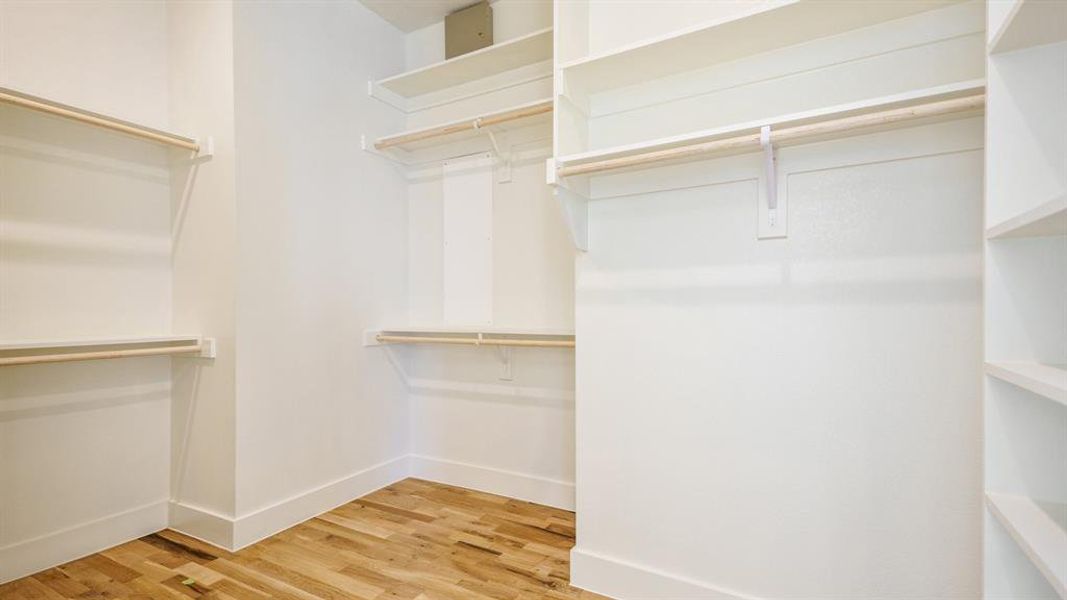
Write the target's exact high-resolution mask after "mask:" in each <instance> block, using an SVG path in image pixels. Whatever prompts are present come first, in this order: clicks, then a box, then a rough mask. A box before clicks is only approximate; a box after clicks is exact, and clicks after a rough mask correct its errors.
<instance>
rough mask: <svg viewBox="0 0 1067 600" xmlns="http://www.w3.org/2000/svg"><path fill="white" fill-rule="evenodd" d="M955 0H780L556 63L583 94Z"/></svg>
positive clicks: (701, 66)
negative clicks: (831, 0) (668, 33)
mask: <svg viewBox="0 0 1067 600" xmlns="http://www.w3.org/2000/svg"><path fill="white" fill-rule="evenodd" d="M957 1H959V0H911V1H908V2H885V1H877V2H834V3H827V2H825V1H824V0H785V1H779V2H774V3H770V5H769V6H768V4H767V3H759V4H757V5H756V6H755V7H754V8H753V9H752V10H750V11H748V12H746V13H744V14H742V15H740V16H736V15H735V16H732V17H730V18H728V19H718V20H715V21H711V22H708V23H704V24H700V25H697V26H695V27H691V28H688V29H684V30H682V31H680V32H676V33H672V34H670V35H665V36H659V37H656V38H652V39H649V40H646V41H643V42H639V43H635V44H630V45H628V46H624V47H622V48H621V49H618V50H614V51H611V52H605V53H602V54H597V55H593V56H589V57H586V58H582V59H578V60H574V61H571V62H569V63H566V64H564V65H562V66H561V68H562V69H563V73H564V77H565V79H566V80H567V82H568V83H570V84H574V85H576V86H578V87H579V88H580V89H581V91H583V92H585V93H586V94H593V93H596V92H598V91H603V90H607V89H614V88H619V87H624V86H627V85H632V84H636V83H641V82H646V81H650V80H654V79H659V78H661V77H666V76H669V75H674V74H676V73H682V72H686V71H691V70H694V69H700V68H704V67H709V66H712V65H715V64H719V63H724V62H728V61H732V60H737V59H739V58H743V57H746V56H752V55H755V54H760V53H763V52H768V51H770V50H774V49H777V48H784V47H787V46H792V45H794V44H800V43H803V42H808V41H811V40H813V39H816V38H821V37H827V36H831V35H835V34H839V33H843V32H846V31H850V30H853V29H858V28H861V27H866V26H869V25H874V24H877V23H881V22H884V21H891V20H894V19H899V18H902V17H906V16H909V15H913V14H917V13H921V12H925V11H928V10H933V9H936V8H941V7H944V6H948V5H950V4H953V3H955V2H957Z"/></svg>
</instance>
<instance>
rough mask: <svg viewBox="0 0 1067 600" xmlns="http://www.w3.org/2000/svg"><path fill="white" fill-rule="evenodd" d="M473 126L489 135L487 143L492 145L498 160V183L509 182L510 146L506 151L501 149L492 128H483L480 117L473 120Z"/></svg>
mask: <svg viewBox="0 0 1067 600" xmlns="http://www.w3.org/2000/svg"><path fill="white" fill-rule="evenodd" d="M474 128H475V129H477V130H479V131H484V132H485V135H486V136H488V137H489V144H490V145H491V146H492V147H493V154H494V155H495V156H496V158H497V160H499V161H500V170H499V171H498V174H497V181H498V182H499V183H509V182H511V148H508V151H507V152H504V151H502V150H501V149H500V148H501V145H500V143H499V142H498V141H497V139H496V134H494V133H493V130H492V129H483V128H482V120H481V119H480V118H478V119H475V120H474Z"/></svg>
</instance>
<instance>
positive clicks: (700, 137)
mask: <svg viewBox="0 0 1067 600" xmlns="http://www.w3.org/2000/svg"><path fill="white" fill-rule="evenodd" d="M984 91H985V81H984V80H980V79H976V80H969V81H962V82H958V83H951V84H947V85H941V86H936V87H932V88H925V89H921V90H915V91H911V92H905V93H902V94H894V95H891V96H881V97H877V98H871V99H867V100H863V101H859V102H851V103H848V104H841V105H837V106H830V107H826V108H820V109H817V110H811V111H805V112H801V113H793V114H789V115H781V116H777V117H773V118H769V119H761V120H757V121H748V122H745V123H738V124H733V125H728V126H725V127H715V128H712V129H704V130H700V131H695V132H692V133H686V134H682V135H677V136H671V137H665V138H659V139H655V140H649V141H646V142H640V143H636V144H626V145H621V146H613V147H609V148H603V149H600V150H593V151H589V152H581V153H575V154H568V155H565V156H561V157H558V158H557V159H556V167H557V168H564V167H572V166H577V165H583V164H588V163H594V162H599V161H602V160H608V159H614V158H624V157H627V156H632V155H637V154H645V153H648V152H656V151H660V150H668V149H671V148H675V147H680V146H688V145H691V144H699V143H703V142H710V141H713V140H717V139H725V138H730V137H734V136H738V135H745V134H751V133H758V132H759V130H760V127H762V126H764V125H771V126H772V128H780V127H793V126H797V125H804V124H807V123H814V122H817V121H821V120H826V119H829V118H844V117H851V116H857V115H862V114H868V113H875V112H880V111H884V110H892V109H895V108H903V107H906V106H910V105H915V104H922V103H927V102H937V101H941V100H950V99H953V98H963V97H967V96H973V95H976V94H981V93H983V92H984ZM964 116H966V114H962V115H949V116H948V117H946V118H953V119H957V118H962V117H964Z"/></svg>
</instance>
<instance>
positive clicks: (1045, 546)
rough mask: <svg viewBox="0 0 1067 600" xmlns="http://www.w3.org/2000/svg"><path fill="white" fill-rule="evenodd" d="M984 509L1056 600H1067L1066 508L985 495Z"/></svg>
mask: <svg viewBox="0 0 1067 600" xmlns="http://www.w3.org/2000/svg"><path fill="white" fill-rule="evenodd" d="M986 505H987V506H988V507H989V510H990V512H992V513H993V516H995V517H996V518H997V520H998V521H1000V523H1001V524H1002V525H1004V528H1005V529H1007V531H1008V533H1009V534H1010V535H1011V537H1012V538H1013V539H1014V540H1015V542H1016V543H1017V544H1018V545H1019V548H1020V549H1022V551H1023V553H1024V554H1026V556H1027V558H1029V559H1030V561H1031V562H1032V563H1033V564H1034V566H1036V567H1037V568H1038V570H1039V571H1041V574H1042V575H1044V576H1045V579H1047V580H1048V582H1049V584H1050V585H1052V588H1053V589H1054V590H1056V593H1057V594H1059V596H1060V598H1063V599H1064V600H1067V504H1062V503H1055V502H1041V501H1037V500H1032V499H1030V498H1026V497H1024V496H1016V495H1012V494H995V493H987V494H986Z"/></svg>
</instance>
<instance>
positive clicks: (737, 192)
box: [572, 120, 982, 599]
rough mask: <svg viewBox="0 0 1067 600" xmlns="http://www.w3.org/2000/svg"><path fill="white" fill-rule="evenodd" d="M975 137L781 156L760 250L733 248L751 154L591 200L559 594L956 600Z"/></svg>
mask: <svg viewBox="0 0 1067 600" xmlns="http://www.w3.org/2000/svg"><path fill="white" fill-rule="evenodd" d="M981 144H982V128H981V122H980V120H969V121H965V122H955V123H948V124H943V125H938V126H934V127H930V128H928V129H922V128H920V129H914V130H902V131H897V132H890V133H885V134H878V135H872V136H864V137H859V138H852V139H848V140H841V141H837V142H827V143H822V144H813V145H808V146H799V147H796V148H789V149H786V150H782V151H781V152H780V155H779V158H780V166H779V172H780V176H781V177H784V178H786V179H787V182H788V183H787V190H788V201H789V211H790V214H789V237H788V238H787V239H783V240H764V241H759V240H757V239H756V238H755V228H756V211H757V206H758V202H759V201H760V195H759V194H758V193H757V185H756V179H757V178H758V176H759V171H758V169H759V161H757V160H753V158H752V157H738V158H732V159H722V160H720V161H716V162H710V163H701V164H699V165H695V166H694V165H690V166H684V167H674V168H667V169H661V170H659V171H657V172H655V173H653V174H649V173H648V172H646V173H645V174H644V176H643V178H639V177H637V176H634V175H620V176H617V178H616V179H613V180H612V179H610V178H609V179H608V181H603V182H602V183H601V185H602V187H601V188H600V190H599V191H598V194H606V195H609V196H613V197H612V198H611V199H609V200H603V201H597V202H594V203H592V204H591V205H590V211H589V223H590V231H589V237H590V244H591V250H590V252H589V253H588V254H587V255H586V256H585V257H583V259H582V260H581V261H580V269H579V275H578V297H577V308H576V315H577V332H578V336H579V339H580V340H582V343H581V344H580V345H579V347H578V390H577V424H578V425H577V438H578V448H577V450H578V515H579V521H578V524H579V527H578V546H577V548H576V550H575V553H574V560H575V563H574V570H573V572H572V576H573V578H574V581H575V582H576V584H577V585H579V586H582V587H588V588H589V589H592V590H594V591H602V592H604V593H608V594H617V595H618V596H619V597H622V598H638V597H646V596H642V590H646V591H647V590H654V591H652V592H647V593H648V594H649V595H652V596H655V595H656V594H659V595H669V592H670V591H673V592H674V593H676V594H677V597H713V592H712V590H720V591H730V592H733V593H736V594H738V597H740V596H741V595H743V594H747V596H745V597H755V598H783V597H801V598H830V597H838V598H854V599H858V598H871V599H874V598H878V599H886V598H915V597H928V598H933V597H937V598H976V597H979V595H980V590H979V571H980V570H979V567H978V565H979V558H978V552H979V550H978V549H979V540H980V530H979V523H980V515H981V508H980V503H979V493H978V490H979V488H980V481H981V479H980V433H979V407H978V402H977V399H978V398H979V397H980V388H979V382H980V361H979V344H980V333H979V331H980V329H979V324H980V315H981V289H980V268H981V253H980V239H981V238H980V234H981V211H980V198H981V173H982V156H981V150H980V148H981ZM624 191H628V192H629V193H632V194H633V195H629V196H625V197H614V196H616V194H620V193H623V192H624ZM634 523H646V524H648V526H646V527H635V526H634ZM645 585H647V586H650V587H647V588H646V587H643V586H645ZM714 597H718V596H714Z"/></svg>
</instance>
